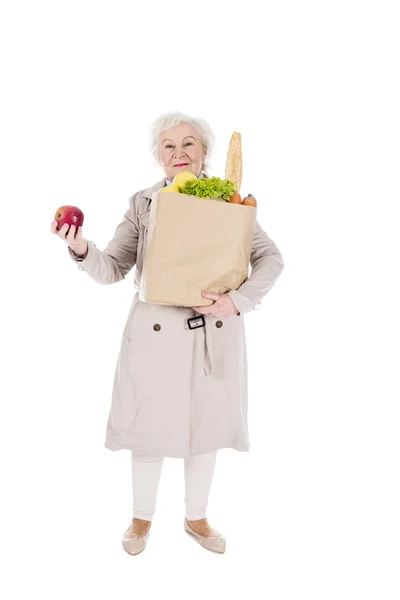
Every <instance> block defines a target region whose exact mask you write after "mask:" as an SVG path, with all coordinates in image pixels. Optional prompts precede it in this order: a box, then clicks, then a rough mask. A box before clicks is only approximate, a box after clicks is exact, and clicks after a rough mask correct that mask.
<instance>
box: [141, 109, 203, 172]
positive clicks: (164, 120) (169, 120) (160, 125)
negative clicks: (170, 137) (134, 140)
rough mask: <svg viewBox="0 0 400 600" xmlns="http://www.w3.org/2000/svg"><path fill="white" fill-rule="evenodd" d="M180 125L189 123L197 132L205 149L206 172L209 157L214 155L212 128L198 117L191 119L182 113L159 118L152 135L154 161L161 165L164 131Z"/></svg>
mask: <svg viewBox="0 0 400 600" xmlns="http://www.w3.org/2000/svg"><path fill="white" fill-rule="evenodd" d="M179 123H188V124H189V125H191V126H192V127H193V129H194V130H195V131H196V132H197V134H198V136H199V139H200V143H201V145H202V147H203V154H204V157H203V164H202V166H201V169H202V171H206V170H207V169H208V168H209V166H210V165H209V157H210V155H211V153H212V150H213V146H214V142H215V136H214V133H213V131H212V129H211V127H210V126H209V125H208V123H206V121H203V119H198V118H196V117H190V116H189V115H185V114H184V113H181V112H170V113H165V114H163V115H161V116H160V117H158V118H157V119H156V120H155V121H154V123H153V125H152V127H151V134H150V150H151V153H152V155H153V157H154V160H155V161H156V162H157V163H159V160H160V135H161V134H162V132H163V131H166V130H167V129H171V127H176V126H177V125H179Z"/></svg>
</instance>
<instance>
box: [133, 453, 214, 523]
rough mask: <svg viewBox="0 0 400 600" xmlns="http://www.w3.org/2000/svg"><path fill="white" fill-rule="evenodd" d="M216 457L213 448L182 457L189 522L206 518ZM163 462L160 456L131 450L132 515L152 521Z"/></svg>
mask: <svg viewBox="0 0 400 600" xmlns="http://www.w3.org/2000/svg"><path fill="white" fill-rule="evenodd" d="M216 459H217V452H216V451H215V452H209V453H207V454H196V455H194V456H189V457H187V458H184V459H182V460H183V461H184V475H185V498H184V502H185V512H186V518H187V519H188V520H189V521H195V520H197V519H204V518H205V517H206V510H207V502H208V496H209V492H210V487H211V481H212V478H213V474H214V468H215V462H216ZM163 464H164V458H163V457H162V456H146V455H143V454H141V455H135V454H133V452H132V490H133V516H134V517H136V518H137V519H144V520H146V521H152V520H153V515H154V513H155V510H156V499H157V490H158V484H159V481H160V477H161V471H162V467H163Z"/></svg>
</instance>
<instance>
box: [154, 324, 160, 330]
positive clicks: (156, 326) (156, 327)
mask: <svg viewBox="0 0 400 600" xmlns="http://www.w3.org/2000/svg"><path fill="white" fill-rule="evenodd" d="M153 329H154V331H160V329H161V325H159V324H158V323H156V324H155V325H153Z"/></svg>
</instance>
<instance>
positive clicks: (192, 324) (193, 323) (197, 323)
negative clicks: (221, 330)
mask: <svg viewBox="0 0 400 600" xmlns="http://www.w3.org/2000/svg"><path fill="white" fill-rule="evenodd" d="M187 324H188V327H189V329H198V328H199V327H205V325H206V321H205V318H204V316H203V315H199V316H198V317H191V318H190V319H188V320H187Z"/></svg>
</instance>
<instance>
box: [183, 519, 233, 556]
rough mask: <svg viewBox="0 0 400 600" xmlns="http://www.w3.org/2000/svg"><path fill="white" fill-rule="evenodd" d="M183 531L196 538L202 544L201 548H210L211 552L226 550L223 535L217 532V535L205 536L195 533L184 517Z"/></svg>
mask: <svg viewBox="0 0 400 600" xmlns="http://www.w3.org/2000/svg"><path fill="white" fill-rule="evenodd" d="M184 527H185V531H187V533H190V535H192V536H193V537H195V538H196V539H197V541H198V542H199V543H200V544H201V546H203V548H207V550H211V551H212V552H219V553H220V554H223V553H224V552H225V550H226V538H225V536H224V535H221V534H220V533H218V532H217V533H218V535H217V536H205V535H201V533H197V531H195V530H194V529H192V528H191V527H190V525H189V523H188V520H187V519H186V518H185V522H184Z"/></svg>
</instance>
